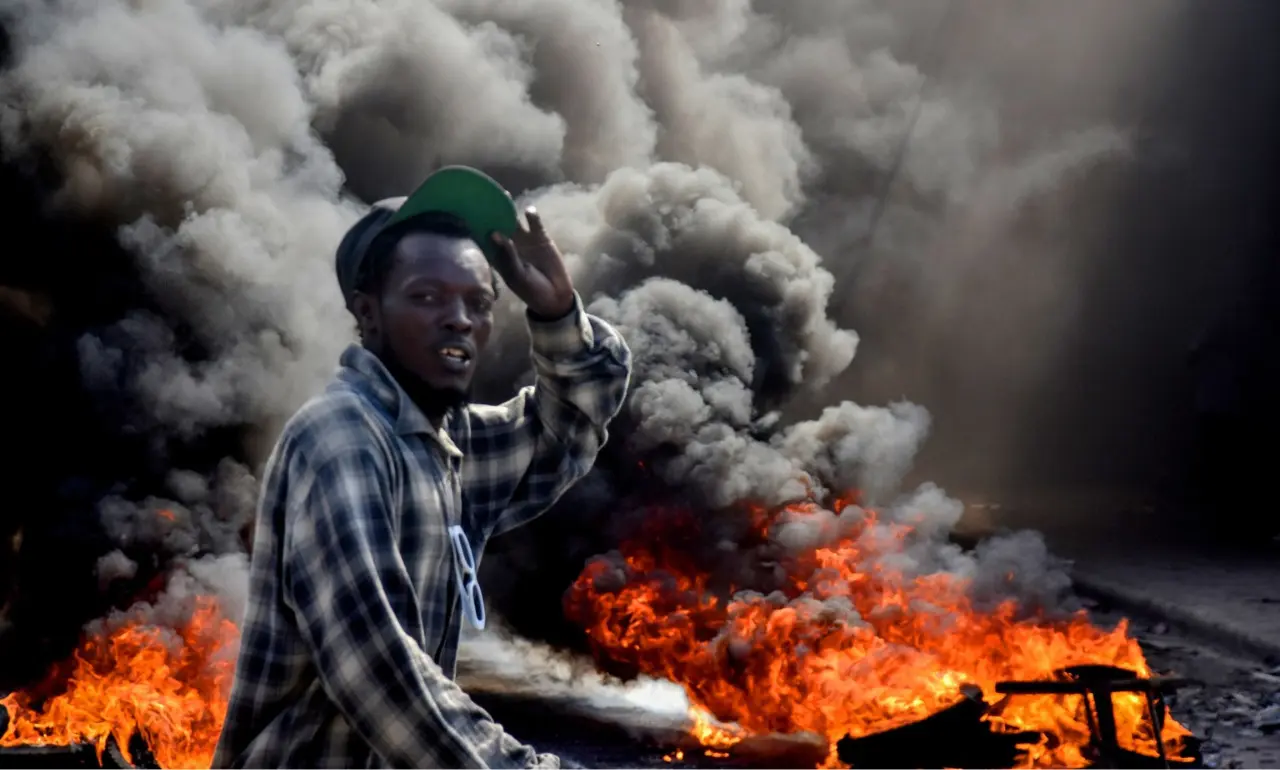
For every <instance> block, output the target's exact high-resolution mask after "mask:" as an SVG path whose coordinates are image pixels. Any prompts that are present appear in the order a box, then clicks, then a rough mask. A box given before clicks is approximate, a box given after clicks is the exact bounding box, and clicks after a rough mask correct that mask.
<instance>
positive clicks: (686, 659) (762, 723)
mask: <svg viewBox="0 0 1280 770" xmlns="http://www.w3.org/2000/svg"><path fill="white" fill-rule="evenodd" d="M850 504H852V501H851V500H842V501H837V502H836V503H835V505H834V510H835V511H836V512H840V511H842V510H843V509H844V508H845V507H846V506H848V505H850ZM816 513H817V507H816V506H815V505H814V504H813V503H807V502H806V503H797V504H793V505H790V506H786V507H785V508H784V509H782V510H781V511H776V512H771V511H764V510H759V509H755V510H753V511H752V516H753V517H754V524H755V531H756V532H757V533H758V534H759V535H760V536H761V537H764V536H766V535H767V533H768V531H769V529H770V527H771V526H772V525H773V524H775V523H776V522H777V521H778V518H779V515H780V514H786V515H787V516H789V517H797V516H801V517H803V516H806V515H814V514H816ZM665 521H666V523H665V524H664V525H662V526H661V527H659V528H657V529H656V530H655V531H651V532H649V533H645V534H643V535H641V536H639V537H637V538H636V539H634V540H632V541H630V542H629V543H627V544H625V545H624V546H623V547H622V548H621V549H620V550H621V554H622V557H623V559H624V560H625V563H626V566H625V569H624V572H625V575H622V576H619V575H618V574H617V566H616V562H615V563H610V562H608V561H606V560H596V561H593V562H591V563H589V564H588V566H587V568H586V569H585V570H584V571H583V573H582V575H581V576H580V577H579V578H578V580H577V581H576V582H575V584H574V585H573V587H572V588H571V589H570V591H569V593H568V594H567V595H566V599H565V609H566V612H567V613H568V616H569V617H570V618H571V619H573V620H574V621H575V622H578V623H580V624H581V625H582V626H583V627H584V628H585V629H586V631H587V635H588V638H589V640H590V642H591V644H592V646H593V648H594V650H595V653H596V655H597V657H598V658H599V659H600V660H601V661H603V662H605V663H606V664H608V665H610V666H611V667H613V668H615V669H616V668H619V667H624V668H625V669H627V670H630V671H635V672H639V673H644V674H648V675H651V676H655V677H663V678H666V679H670V680H671V681H673V682H676V683H678V684H680V685H682V686H683V687H684V689H685V690H686V692H687V693H688V695H689V698H690V701H691V702H692V703H693V704H695V708H694V710H693V713H691V717H693V720H694V724H695V727H694V730H695V733H696V734H697V735H699V736H705V737H703V738H702V743H703V745H704V746H707V747H708V748H710V749H715V750H720V749H724V748H726V747H727V746H731V745H732V744H733V743H734V742H736V741H737V740H740V739H741V737H742V736H743V735H750V734H768V733H779V734H794V733H802V732H810V733H814V734H817V735H820V736H823V737H825V738H826V739H827V741H828V743H829V745H830V746H831V747H832V753H831V755H830V757H829V759H828V764H831V765H835V764H837V760H836V758H835V754H834V746H835V743H836V741H838V740H839V739H840V738H842V737H844V736H846V735H849V736H852V737H854V738H858V737H862V736H866V735H870V734H872V733H877V732H881V731H883V730H887V729H891V728H894V727H898V726H901V725H904V724H908V723H911V722H915V721H917V720H920V719H923V718H925V717H927V716H929V715H930V714H933V713H935V712H937V711H940V710H942V709H944V708H946V707H947V706H950V705H951V704H953V703H955V702H956V701H958V700H959V698H960V694H959V693H960V686H961V685H963V684H965V683H972V684H975V685H978V686H979V687H981V688H982V689H983V691H984V692H985V693H987V694H988V697H991V696H992V694H993V693H994V685H995V684H996V683H997V682H999V681H1004V680H1013V679H1050V678H1052V676H1053V672H1055V671H1056V670H1058V669H1062V668H1065V667H1068V666H1073V665H1078V664H1085V663H1098V664H1109V665H1113V666H1120V667H1124V668H1128V669H1131V670H1133V671H1135V672H1137V673H1138V674H1139V675H1140V676H1144V677H1149V676H1151V671H1150V669H1149V668H1148V667H1147V663H1146V660H1145V658H1144V656H1143V654H1142V650H1141V648H1140V647H1139V646H1138V643H1137V641H1136V640H1134V639H1133V638H1131V637H1130V636H1129V635H1128V633H1127V626H1126V625H1125V624H1123V623H1122V624H1120V625H1119V626H1117V628H1115V629H1114V630H1112V631H1106V630H1103V629H1100V628H1098V627H1096V626H1094V625H1093V624H1092V623H1090V622H1089V619H1088V618H1087V616H1086V615H1085V614H1084V613H1080V614H1078V615H1076V616H1074V617H1071V618H1069V619H1065V620H1052V619H1048V618H1045V617H1042V616H1030V617H1028V616H1026V615H1025V613H1024V612H1023V611H1022V610H1021V609H1020V608H1019V607H1018V606H1017V605H1016V604H1015V603H1014V602H1012V601H1010V602H1005V603H1003V604H1001V605H999V606H998V607H996V608H995V609H994V610H991V611H979V610H978V609H976V608H975V606H974V603H973V601H972V599H971V598H970V595H969V591H968V589H969V585H968V584H967V582H966V581H964V580H962V579H958V578H956V577H953V576H950V575H945V574H939V575H927V576H923V577H907V576H905V575H904V574H903V573H902V572H901V571H899V570H895V569H894V568H893V566H892V556H893V555H894V554H898V553H901V552H902V548H903V545H904V541H905V540H906V538H907V537H908V536H909V535H910V533H911V528H910V527H908V526H904V525H887V526H886V525H881V526H873V525H874V524H875V523H876V516H875V513H874V512H873V511H866V516H865V518H864V519H863V522H862V524H860V525H859V526H858V527H857V528H856V530H855V531H854V532H852V533H850V534H849V535H848V536H846V537H844V538H842V539H841V540H839V542H837V543H835V544H834V545H831V546H830V547H825V548H818V549H816V550H813V551H811V552H810V553H808V554H807V555H805V556H804V557H802V558H799V559H796V560H794V561H792V562H791V563H788V564H785V565H779V567H780V568H782V569H785V575H786V579H785V582H786V584H787V587H786V589H785V590H784V591H783V596H779V597H769V596H763V595H761V594H758V593H754V594H753V593H740V594H737V595H736V596H734V594H735V593H737V592H736V590H735V588H734V587H733V586H727V587H726V586H720V587H718V588H719V589H720V590H712V587H711V585H710V583H711V578H710V576H709V575H708V573H707V572H706V571H704V570H702V569H699V567H698V565H697V564H695V563H694V562H695V561H696V560H695V559H693V558H692V557H691V556H690V551H691V550H692V548H691V545H692V544H694V543H696V542H697V541H698V540H699V539H700V537H701V533H699V532H698V531H697V526H696V524H694V523H693V519H692V517H686V518H680V517H676V519H675V523H674V524H673V523H672V519H671V518H667V519H666V520H665ZM620 577H621V579H619V578H620ZM802 594H807V596H808V597H811V600H799V601H796V600H797V599H799V598H800V597H801V595H802ZM728 596H734V598H732V599H726V598H725V597H728ZM842 604H843V605H844V606H845V607H848V606H849V605H851V606H852V608H853V609H854V610H856V611H857V614H858V615H859V616H860V617H861V618H862V620H863V622H862V623H861V624H857V623H852V624H851V623H849V622H846V621H845V620H844V619H842V618H841V617H840V616H839V612H838V608H839V606H840V605H842ZM832 605H834V606H835V607H836V609H834V610H833V607H832ZM1114 703H1115V711H1116V720H1117V725H1118V729H1119V733H1120V742H1121V745H1122V746H1123V747H1124V748H1126V749H1129V750H1131V751H1139V752H1142V753H1144V754H1149V755H1155V754H1156V753H1157V745H1156V736H1154V735H1152V730H1151V728H1150V726H1149V723H1148V722H1147V721H1146V713H1145V708H1146V704H1145V701H1144V700H1143V698H1142V696H1140V695H1136V694H1117V695H1115V696H1114ZM701 710H705V712H706V713H709V714H711V715H713V716H714V717H715V718H716V719H717V720H719V721H720V722H723V723H729V724H735V725H737V726H738V727H739V728H740V729H741V732H727V731H725V730H724V729H722V728H716V727H714V726H712V725H711V724H710V722H709V721H708V720H707V719H706V718H705V716H700V712H701ZM987 719H988V720H989V721H990V722H991V723H992V725H993V728H995V729H997V730H999V731H1002V732H1021V731H1037V732H1042V733H1044V734H1046V736H1047V737H1046V739H1045V740H1043V741H1042V742H1041V743H1040V744H1039V745H1036V746H1033V747H1031V749H1030V750H1029V751H1028V753H1027V757H1026V763H1027V766H1032V767H1049V766H1056V767H1063V766H1074V767H1082V766H1085V765H1087V764H1088V760H1087V759H1086V758H1085V757H1084V756H1083V754H1082V753H1081V749H1082V748H1083V747H1084V746H1085V745H1086V744H1087V743H1088V740H1089V730H1088V724H1087V717H1086V715H1085V712H1084V709H1083V703H1082V699H1081V698H1079V697H1078V696H1067V697H1062V696H1019V697H1016V698H1011V699H1009V700H1007V701H1006V702H1004V703H1003V704H1000V705H999V707H998V709H996V710H995V711H994V712H993V713H992V714H989V715H988V717H987ZM1189 735H1190V732H1189V731H1188V730H1186V729H1185V728H1184V727H1183V726H1182V725H1180V724H1178V723H1176V722H1175V721H1173V720H1172V719H1170V720H1167V721H1166V723H1165V727H1164V730H1163V735H1162V736H1161V738H1162V740H1163V741H1164V742H1165V745H1166V747H1167V748H1168V750H1169V752H1170V754H1171V755H1173V756H1177V755H1178V754H1179V748H1180V744H1181V740H1182V738H1183V737H1185V736H1189Z"/></svg>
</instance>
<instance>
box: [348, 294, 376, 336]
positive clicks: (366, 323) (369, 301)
mask: <svg viewBox="0 0 1280 770" xmlns="http://www.w3.org/2000/svg"><path fill="white" fill-rule="evenodd" d="M351 312H352V314H354V315H355V317H356V324H357V325H358V326H359V327H360V339H361V340H363V341H364V342H366V343H369V342H375V341H376V340H377V339H378V338H379V336H380V335H381V333H382V314H381V313H380V312H379V308H378V303H377V301H376V300H375V299H374V298H373V297H371V296H370V295H368V294H365V293H364V292H362V291H358V292H356V294H355V296H354V297H352V298H351Z"/></svg>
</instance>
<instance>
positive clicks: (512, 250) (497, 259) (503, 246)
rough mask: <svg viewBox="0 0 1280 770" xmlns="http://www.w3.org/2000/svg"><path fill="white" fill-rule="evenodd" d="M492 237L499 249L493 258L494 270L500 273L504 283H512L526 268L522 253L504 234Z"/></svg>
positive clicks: (495, 234)
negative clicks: (521, 258)
mask: <svg viewBox="0 0 1280 770" xmlns="http://www.w3.org/2000/svg"><path fill="white" fill-rule="evenodd" d="M491 237H492V238H493V242H494V244H495V245H497V247H498V248H497V249H496V252H497V253H496V254H495V255H494V258H493V269H495V270H497V271H498V274H499V275H501V276H502V279H503V280H504V281H506V282H507V283H512V282H514V280H515V279H516V277H517V276H519V275H520V272H521V270H522V268H523V266H524V265H523V263H522V262H521V260H520V253H519V251H517V250H516V244H515V242H514V241H512V240H511V239H510V238H508V237H507V236H505V235H503V234H502V233H494V234H493V235H492V236H491Z"/></svg>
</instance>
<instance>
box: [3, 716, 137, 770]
mask: <svg viewBox="0 0 1280 770" xmlns="http://www.w3.org/2000/svg"><path fill="white" fill-rule="evenodd" d="M8 729H9V710H8V709H7V708H5V707H4V706H0V734H3V733H4V732H5V731H6V730H8ZM129 753H130V754H132V755H133V762H132V763H130V762H129V760H127V759H125V756H124V752H123V751H121V750H120V744H118V743H116V739H115V738H114V737H108V738H107V745H106V748H104V749H103V751H102V761H101V762H99V761H98V750H97V747H95V746H94V745H93V744H92V743H73V744H71V745H69V746H41V745H34V744H32V745H25V746H0V770H4V768H23V767H29V768H46V767H48V768H57V767H66V768H80V767H92V768H103V769H104V770H106V769H108V768H109V769H110V770H134V769H135V768H147V769H148V770H159V768H160V765H159V764H157V763H156V761H155V757H154V756H153V755H152V753H151V749H150V748H149V747H148V746H147V742H146V740H144V739H143V737H142V736H141V735H139V734H137V733H134V734H133V737H132V738H131V739H130V740H129Z"/></svg>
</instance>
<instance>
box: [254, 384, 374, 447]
mask: <svg viewBox="0 0 1280 770" xmlns="http://www.w3.org/2000/svg"><path fill="white" fill-rule="evenodd" d="M391 437H392V431H391V426H390V423H389V422H388V420H387V417H386V415H384V414H382V413H381V412H379V410H378V408H377V407H376V406H375V405H374V404H373V402H371V401H370V400H369V399H368V398H366V397H364V396H363V395H361V394H360V392H359V391H357V390H356V389H355V388H353V387H352V386H351V385H349V384H348V383H345V382H343V381H342V380H335V381H334V382H333V383H331V384H330V385H329V387H327V388H325V390H324V391H323V392H321V393H319V394H318V395H316V396H313V397H312V398H311V399H309V400H308V401H307V402H306V403H305V404H303V405H302V406H301V407H300V408H299V409H298V411H297V412H294V414H293V416H292V417H291V418H289V421H288V422H287V423H285V426H284V429H283V430H282V431H281V433H280V438H279V440H278V442H277V451H279V452H283V453H289V454H297V453H301V454H304V455H306V456H307V458H308V459H309V461H310V462H312V463H323V462H325V461H326V460H329V459H334V458H337V457H341V456H345V455H349V454H351V453H353V452H367V451H369V450H370V449H374V450H377V451H379V452H381V451H384V450H389V449H390V445H391V444H390V442H391Z"/></svg>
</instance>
